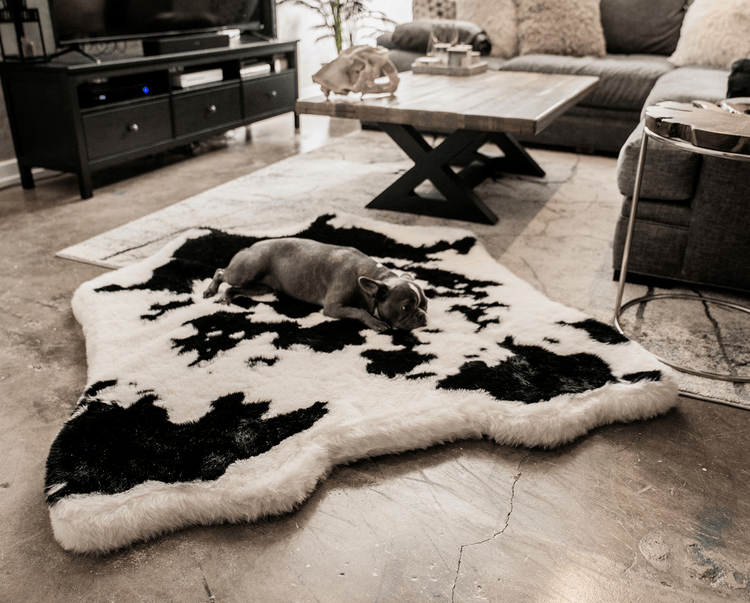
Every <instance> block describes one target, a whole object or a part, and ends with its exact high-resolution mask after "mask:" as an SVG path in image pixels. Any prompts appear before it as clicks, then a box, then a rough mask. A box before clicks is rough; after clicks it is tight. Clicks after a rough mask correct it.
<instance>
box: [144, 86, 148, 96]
mask: <svg viewBox="0 0 750 603" xmlns="http://www.w3.org/2000/svg"><path fill="white" fill-rule="evenodd" d="M143 93H144V94H148V86H144V87H143Z"/></svg>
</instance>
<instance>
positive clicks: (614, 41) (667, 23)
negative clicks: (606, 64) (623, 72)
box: [601, 0, 686, 56]
mask: <svg viewBox="0 0 750 603" xmlns="http://www.w3.org/2000/svg"><path fill="white" fill-rule="evenodd" d="M685 8H686V2H685V0H660V1H659V2H654V0H602V4H601V12H602V28H603V29H604V39H605V40H606V41H607V52H609V53H611V54H661V55H666V56H669V55H671V54H672V53H673V52H674V51H675V48H676V47H677V40H679V39H680V27H681V26H682V20H683V19H684V18H685Z"/></svg>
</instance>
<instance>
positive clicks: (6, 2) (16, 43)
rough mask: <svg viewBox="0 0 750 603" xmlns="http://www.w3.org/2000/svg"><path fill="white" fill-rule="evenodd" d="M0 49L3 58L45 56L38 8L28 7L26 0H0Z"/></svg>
mask: <svg viewBox="0 0 750 603" xmlns="http://www.w3.org/2000/svg"><path fill="white" fill-rule="evenodd" d="M0 49H1V50H2V54H3V59H19V60H22V61H23V60H28V59H39V58H45V57H46V56H47V49H46V47H45V45H44V34H43V32H42V23H41V20H40V18H39V9H38V8H29V7H28V6H27V5H26V0H0Z"/></svg>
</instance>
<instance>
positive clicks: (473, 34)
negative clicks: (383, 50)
mask: <svg viewBox="0 0 750 603" xmlns="http://www.w3.org/2000/svg"><path fill="white" fill-rule="evenodd" d="M433 35H434V36H435V38H436V39H437V41H439V42H451V41H453V40H454V36H455V37H456V38H455V41H456V42H458V43H460V44H471V46H472V48H474V50H478V51H479V52H481V53H482V54H489V52H490V43H489V41H488V38H487V34H485V33H484V30H483V29H482V28H481V27H480V26H479V25H477V24H476V23H471V22H469V21H455V20H451V19H417V20H416V21H410V22H409V23H401V24H399V25H396V27H395V29H394V30H393V34H392V35H391V42H392V43H393V44H394V45H395V46H396V47H397V48H400V49H401V50H409V51H411V52H419V53H422V54H423V55H424V54H426V53H427V52H428V51H429V49H430V48H431V46H432V39H431V38H432V36H433Z"/></svg>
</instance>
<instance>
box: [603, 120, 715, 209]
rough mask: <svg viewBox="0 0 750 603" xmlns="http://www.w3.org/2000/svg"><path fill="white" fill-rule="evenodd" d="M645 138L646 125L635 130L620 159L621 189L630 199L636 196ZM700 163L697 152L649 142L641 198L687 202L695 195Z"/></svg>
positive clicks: (619, 181)
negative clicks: (635, 191)
mask: <svg viewBox="0 0 750 603" xmlns="http://www.w3.org/2000/svg"><path fill="white" fill-rule="evenodd" d="M642 138H643V122H641V123H640V125H639V126H638V127H637V128H636V129H635V130H633V133H632V134H631V135H630V137H629V138H628V139H627V141H626V142H625V144H624V145H623V147H622V149H620V154H619V156H618V157H617V187H618V188H619V189H620V192H621V193H622V194H623V195H625V196H626V197H632V196H633V189H634V187H635V173H636V169H637V167H638V155H639V152H640V149H641V139H642ZM700 162H701V159H700V155H698V154H697V153H690V152H689V151H682V150H680V149H678V148H676V147H673V146H671V145H668V144H666V143H664V142H661V141H659V140H654V139H651V140H649V141H648V148H647V150H646V162H645V164H644V167H643V180H642V181H641V194H640V196H641V198H643V199H657V200H660V201H687V200H688V199H690V198H691V197H692V196H693V195H694V194H695V180H696V177H697V175H698V170H699V169H700Z"/></svg>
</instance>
